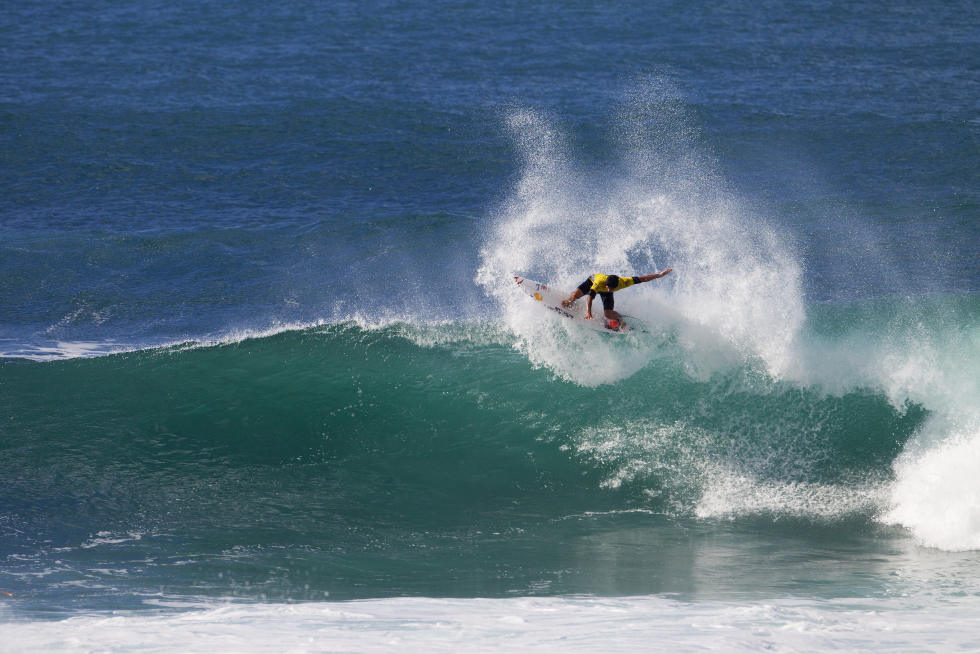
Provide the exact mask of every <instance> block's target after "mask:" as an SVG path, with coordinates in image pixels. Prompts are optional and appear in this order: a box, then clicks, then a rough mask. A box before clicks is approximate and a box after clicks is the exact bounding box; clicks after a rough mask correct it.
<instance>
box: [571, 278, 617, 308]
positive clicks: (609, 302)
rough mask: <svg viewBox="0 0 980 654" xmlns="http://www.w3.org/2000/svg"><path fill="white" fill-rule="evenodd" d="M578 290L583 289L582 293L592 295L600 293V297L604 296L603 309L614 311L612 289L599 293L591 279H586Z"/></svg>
mask: <svg viewBox="0 0 980 654" xmlns="http://www.w3.org/2000/svg"><path fill="white" fill-rule="evenodd" d="M578 290H580V291H582V295H591V296H592V297H595V296H596V295H598V296H599V297H600V298H602V309H603V311H612V308H613V304H614V300H613V294H612V291H606V292H605V293H599V292H598V291H593V290H592V280H591V279H586V280H585V281H584V282H582V283H581V284H579V285H578Z"/></svg>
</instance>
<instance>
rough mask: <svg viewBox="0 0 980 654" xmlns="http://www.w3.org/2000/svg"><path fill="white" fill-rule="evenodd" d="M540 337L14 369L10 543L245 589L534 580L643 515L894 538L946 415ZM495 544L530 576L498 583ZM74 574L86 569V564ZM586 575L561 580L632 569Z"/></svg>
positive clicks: (489, 336)
mask: <svg viewBox="0 0 980 654" xmlns="http://www.w3.org/2000/svg"><path fill="white" fill-rule="evenodd" d="M617 342H619V341H617ZM626 347H628V346H626ZM521 348H522V345H521V343H520V342H516V341H514V339H513V337H511V336H508V335H506V334H502V333H498V332H496V331H494V329H492V328H488V327H486V326H479V325H459V324H450V325H444V326H441V327H432V328H419V327H411V326H407V325H395V326H389V327H386V328H378V329H365V328H360V327H355V326H350V325H346V326H345V325H338V326H331V327H327V328H316V329H308V330H304V331H294V332H286V333H281V334H277V335H273V336H268V337H263V338H257V339H252V340H245V341H242V342H239V343H237V344H231V345H220V346H210V347H197V348H180V347H177V348H170V349H163V350H151V351H141V352H133V353H126V354H119V355H113V356H107V357H101V358H93V359H73V360H68V361H58V362H48V363H35V362H24V361H16V360H7V361H5V362H4V363H3V364H2V367H0V375H2V377H0V379H2V384H3V389H4V393H3V394H2V399H0V413H2V415H3V416H4V420H3V430H2V434H3V436H2V451H0V456H2V461H3V469H4V470H5V471H6V474H5V475H4V479H3V480H2V482H0V485H2V488H3V493H2V504H0V515H2V516H3V518H2V522H0V529H3V531H4V533H5V535H6V536H7V537H6V538H5V545H4V550H5V553H6V554H7V555H8V556H15V557H20V558H18V560H23V561H28V562H29V564H28V563H24V564H23V565H28V567H30V566H38V565H42V564H44V562H45V561H48V560H49V559H53V558H56V557H57V559H58V560H60V561H65V560H70V559H73V557H75V558H78V559H80V560H85V558H86V557H88V556H90V555H92V554H93V553H95V552H102V551H103V550H104V549H105V548H106V547H111V548H115V549H113V550H112V551H111V552H108V553H103V556H108V557H109V559H112V560H115V559H117V558H118V559H119V560H116V562H115V565H117V566H119V567H124V568H127V569H129V568H131V567H133V566H134V565H135V564H134V560H144V561H145V563H144V564H142V565H141V570H142V572H141V574H140V575H139V576H138V577H137V578H135V579H136V580H135V581H134V579H129V581H128V582H127V583H136V584H137V586H139V587H154V588H174V587H178V588H181V589H183V590H184V591H186V590H187V589H188V588H191V589H194V590H196V591H199V592H208V593H211V592H217V593H221V594H228V593H231V594H244V595H249V596H254V594H255V593H256V592H257V591H256V587H255V584H260V585H263V584H264V586H263V588H264V590H262V591H261V592H262V593H265V594H271V595H274V596H278V597H308V596H319V595H318V593H333V594H334V596H363V595H371V594H372V591H371V589H375V592H383V593H385V594H390V593H392V592H394V593H396V594H397V593H399V592H428V593H430V594H432V593H435V594H440V593H446V592H450V594H452V593H455V592H457V590H458V591H459V592H462V590H460V589H462V588H465V589H466V591H467V592H477V593H481V592H483V593H490V594H495V593H502V592H508V591H507V589H508V588H511V587H512V586H513V585H515V584H516V585H517V586H518V587H521V588H524V590H525V591H526V590H527V588H528V586H527V584H533V583H535V582H534V579H540V578H542V576H543V577H545V578H549V579H551V581H549V584H552V583H553V582H554V581H555V579H554V575H555V574H556V570H558V569H560V568H561V567H562V565H565V564H569V561H568V557H570V556H571V557H579V556H581V553H580V552H579V553H576V552H578V550H577V549H575V551H574V552H569V551H564V550H563V549H562V548H563V547H568V544H569V543H573V542H577V543H579V545H581V543H582V542H583V541H582V539H585V542H591V541H590V539H595V538H598V539H599V540H600V541H601V539H602V534H603V533H605V532H606V531H608V530H610V529H613V530H619V529H621V528H622V527H623V523H622V521H623V520H626V521H627V522H628V523H629V524H631V525H632V523H633V522H634V521H636V520H643V521H646V522H645V523H643V524H646V525H647V526H649V524H650V522H649V521H653V523H656V524H660V523H664V521H666V523H670V524H676V523H678V521H680V523H688V522H690V521H693V522H690V524H692V525H702V526H703V525H706V524H718V523H717V522H716V521H717V519H719V518H727V519H734V520H735V523H729V524H744V525H753V524H756V521H757V520H759V519H761V520H762V521H763V524H777V523H778V525H785V526H787V527H788V528H791V529H794V530H795V529H801V528H805V529H809V528H814V527H819V528H831V529H834V528H843V527H844V526H846V527H848V528H852V527H853V526H854V525H855V524H857V525H859V526H860V525H863V527H860V529H861V530H864V531H867V530H868V529H873V528H874V527H873V520H874V518H875V516H876V515H878V513H879V512H880V510H881V509H882V508H883V503H884V502H885V501H886V499H887V497H886V494H885V489H886V487H887V484H888V483H889V482H890V480H891V475H892V473H891V464H892V462H893V460H894V459H895V457H896V456H897V455H898V454H899V452H900V451H901V450H902V447H903V445H905V444H906V442H907V441H908V440H909V439H910V437H912V436H913V434H915V433H916V430H917V429H919V428H920V427H921V426H922V424H923V423H924V421H925V420H926V419H927V417H928V410H927V408H924V407H922V406H919V405H916V404H907V405H905V406H904V407H900V408H896V407H895V406H894V404H893V403H892V402H890V401H889V400H888V398H887V397H885V396H884V395H883V394H882V393H880V392H876V391H874V390H871V389H867V388H854V389H851V390H848V391H847V392H844V393H828V392H825V391H823V390H818V389H817V388H809V387H806V386H801V385H799V384H795V383H789V382H777V381H774V380H772V379H769V378H767V377H765V376H764V375H761V374H758V373H755V372H753V370H752V367H751V366H749V365H743V366H737V367H734V368H730V369H728V370H725V371H722V372H716V373H715V374H712V375H710V376H707V377H705V378H698V377H696V376H692V375H690V374H689V371H688V370H687V369H686V366H687V363H688V362H687V361H686V360H685V356H686V353H685V351H684V350H683V348H682V347H680V346H679V345H677V344H676V343H674V342H672V341H670V340H669V339H668V340H667V341H664V342H663V343H661V344H660V345H659V347H658V348H655V355H653V356H651V357H650V358H649V360H648V362H647V364H646V365H645V367H643V368H642V369H640V370H639V372H636V373H635V374H632V375H630V376H628V377H627V378H625V379H623V380H621V381H619V382H617V383H614V384H605V385H601V386H597V387H589V386H584V385H581V384H577V383H574V382H571V381H564V380H562V379H561V378H559V377H556V376H555V374H554V373H553V372H552V371H551V370H549V369H547V368H546V367H534V366H532V365H529V362H528V358H527V357H526V356H525V354H524V353H522V351H521ZM644 351H646V352H649V351H650V350H649V349H644ZM626 355H629V353H628V352H627V354H626ZM626 355H624V356H626ZM583 516H587V517H588V516H591V517H588V518H587V519H586V518H583ZM596 516H620V517H619V518H617V519H612V518H597V517H596ZM583 519H586V524H583V522H582V520H583ZM596 520H598V522H595V521H596ZM658 521H659V522H658ZM723 522H724V521H723ZM807 525H810V526H809V527H808V526H807ZM821 525H823V526H822V527H821ZM835 525H837V527H835ZM778 528H784V527H782V526H779V527H778ZM658 538H659V537H658ZM117 541H118V542H117ZM658 542H659V541H658ZM577 547H578V546H577ZM590 547H591V546H590ZM501 549H502V550H504V551H503V552H501V551H497V550H501ZM491 550H493V551H495V552H496V553H495V554H494V556H498V555H499V556H501V557H502V558H501V559H500V560H501V561H503V562H504V563H501V565H505V567H507V566H509V568H513V569H512V570H511V572H509V573H507V574H505V575H503V577H500V578H498V577H496V576H494V575H489V576H488V575H486V574H483V573H482V572H480V573H478V572H476V571H475V570H478V569H479V568H480V564H479V561H480V560H482V559H481V557H483V556H485V555H486V553H487V552H489V551H491ZM66 551H70V553H66ZM39 552H40V553H39ZM283 555H285V558H283ZM601 558H602V557H601V556H600V557H599V559H597V560H601ZM284 561H286V562H288V563H284ZM562 561H564V564H563V563H562ZM48 562H49V563H50V561H48ZM274 562H275V563H274ZM508 562H509V563H508ZM45 565H47V564H45ZM105 565H108V564H105ZM270 565H271V566H272V567H273V568H277V566H278V567H282V569H279V570H278V572H276V571H274V570H273V571H270V569H269V567H268V566H270ZM56 567H57V566H56ZM103 567H105V566H103ZM573 567H575V566H573ZM69 568H70V569H69V570H67V571H64V572H63V573H59V574H61V575H62V576H63V577H64V583H68V582H70V581H71V580H73V579H74V580H75V581H77V576H78V575H79V574H82V573H81V572H80V571H81V570H83V569H84V568H85V566H84V565H83V564H81V563H78V562H77V561H76V563H74V564H72V565H71V566H69ZM100 569H101V568H100ZM584 569H587V570H593V573H594V574H590V576H589V582H588V583H585V582H583V581H582V579H581V578H577V579H578V581H577V582H573V581H569V582H568V583H567V584H566V585H562V584H555V585H549V586H548V587H549V588H550V589H552V590H557V591H559V592H560V591H575V592H577V591H581V590H585V589H587V588H589V587H590V586H589V584H595V583H598V582H597V581H596V578H597V577H596V576H595V575H598V576H599V577H604V575H605V574H606V573H605V572H597V571H596V570H597V569H593V568H592V567H590V566H585V568H584ZM355 571H359V572H355ZM515 571H517V572H515ZM56 577H58V575H56ZM460 577H466V578H467V579H469V581H468V582H466V583H463V582H460ZM575 578H576V577H575V575H572V576H571V577H569V576H568V575H566V576H565V579H566V580H568V579H575ZM433 580H438V581H433ZM661 581H662V580H661ZM115 583H119V582H118V580H117V581H116V582H115ZM432 583H436V584H437V588H436V589H435V590H434V589H433V588H432V587H431V584H432ZM460 583H463V586H459V584H460ZM610 583H611V582H610ZM644 583H647V584H649V583H653V582H651V581H650V579H649V578H648V579H647V581H646V582H644ZM657 583H660V582H657ZM663 583H666V584H667V585H666V586H665V588H668V589H669V588H670V587H672V586H671V583H672V582H671V583H668V582H663ZM427 584H428V585H427ZM474 584H475V585H476V587H474ZM583 584H584V585H583ZM600 585H601V584H600ZM625 588H626V589H630V588H633V587H632V586H631V585H630V584H627V585H626V587H625ZM658 588H659V586H658ZM311 589H312V590H311ZM447 589H456V590H447ZM615 589H616V590H623V587H622V586H621V585H617V586H615ZM641 589H646V590H649V589H650V588H649V586H648V585H647V586H642V588H641Z"/></svg>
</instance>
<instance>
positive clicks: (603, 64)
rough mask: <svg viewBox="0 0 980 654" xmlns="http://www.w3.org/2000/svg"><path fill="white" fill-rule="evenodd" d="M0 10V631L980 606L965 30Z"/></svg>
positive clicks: (566, 17) (415, 9) (977, 69)
mask: <svg viewBox="0 0 980 654" xmlns="http://www.w3.org/2000/svg"><path fill="white" fill-rule="evenodd" d="M2 14H3V15H2V17H0V229H2V232H0V355H2V356H3V358H2V359H0V414H2V421H0V477H2V478H3V482H2V483H0V590H4V591H5V592H10V593H13V597H7V596H6V595H4V596H3V597H2V598H0V602H6V603H8V604H9V605H10V606H13V607H15V608H14V610H15V611H17V610H19V611H20V612H19V613H18V615H22V616H23V615H35V612H36V611H41V612H53V613H54V614H56V615H65V614H68V615H71V614H73V612H77V611H86V610H89V609H105V608H123V609H134V608H140V607H143V606H144V603H145V600H146V598H147V597H154V598H159V597H164V598H170V599H173V598H178V599H180V598H184V599H186V598H200V597H207V598H220V597H235V598H239V599H244V600H250V601H283V600H322V599H323V598H332V599H350V598H386V597H393V596H401V595H410V596H419V595H422V596H435V597H441V596H450V597H462V598H467V597H479V596H494V597H510V596H515V595H516V596H525V595H546V596H547V595H568V594H586V595H588V594H597V595H651V596H660V595H671V596H673V595H677V596H682V597H685V598H689V599H692V600H694V601H699V600H703V599H709V600H710V599H719V598H721V599H726V600H730V599H734V600H735V601H746V602H755V601H758V600H759V599H760V598H767V597H773V596H780V597H783V596H787V595H790V596H794V597H802V598H828V597H829V598H835V597H857V596H860V597H898V596H902V595H903V594H910V593H911V594H915V593H924V594H926V595H929V594H930V593H933V592H935V593H938V594H939V595H942V596H944V597H945V596H946V595H944V593H947V590H948V589H947V588H946V587H943V588H944V589H942V590H937V587H935V586H933V585H932V584H933V581H934V579H935V578H934V577H932V576H929V575H925V576H919V577H914V578H913V579H912V580H911V581H903V582H902V583H895V582H894V579H895V577H896V575H897V574H899V572H897V571H901V570H905V569H907V568H908V567H910V566H912V567H914V566H915V565H916V561H920V560H921V559H919V558H917V557H920V556H926V557H927V558H928V566H927V567H928V569H929V570H932V571H935V572H936V574H937V575H939V576H942V573H943V571H944V570H946V569H947V568H946V567H945V566H946V565H949V566H950V568H949V569H950V570H952V569H953V567H955V570H956V572H955V573H950V574H954V576H955V577H956V578H957V579H959V580H960V581H962V582H963V583H966V582H967V580H969V579H971V578H972V577H974V576H975V574H976V570H977V568H976V560H975V558H974V556H973V554H972V552H973V551H974V550H976V549H977V548H978V547H980V522H978V521H977V519H976V517H975V513H976V511H975V502H974V501H973V500H972V499H971V498H973V497H976V486H975V481H974V478H973V477H974V476H973V474H972V472H971V471H972V470H973V469H974V467H973V465H974V464H975V463H977V462H978V461H980V454H978V450H977V446H976V443H978V442H980V431H978V430H980V416H978V413H977V407H978V406H980V402H978V397H980V395H978V393H980V390H978V388H977V374H976V373H977V370H978V369H980V368H978V366H980V346H978V342H980V341H978V337H977V333H978V332H977V330H978V325H980V308H978V297H980V296H978V293H980V267H978V257H977V252H978V251H980V248H978V246H980V220H978V215H980V172H978V171H980V118H978V116H980V9H978V7H977V5H976V4H975V3H969V2H952V3H950V2H944V3H938V2H926V3H921V2H920V3H910V2H899V3H891V4H889V5H887V6H886V5H882V4H881V3H854V2H851V3H838V2H806V3H779V2H764V3H754V4H745V3H715V4H713V5H712V6H710V7H708V6H705V7H700V6H692V5H690V4H687V3H670V2H663V3H645V2H615V3H605V4H600V5H596V4H595V3H585V2H572V3H550V2H545V3H533V4H532V5H530V6H528V5H526V4H525V3H516V2H515V3H502V4H501V3H496V4H492V5H491V4H487V3H470V2H462V3H443V2H435V3H409V2H368V3H365V2H358V3H345V2H330V3H319V2H290V3H285V4H279V5H270V4H268V3H257V2H251V1H246V2H237V3H231V2H215V3H190V2H171V3H166V4H164V3H153V2H135V3H128V4H124V5H120V4H118V3H111V2H69V3H59V4H50V3H39V2H29V3H21V4H17V5H14V6H10V7H7V8H5V9H4V11H3V12H2ZM666 267H673V268H674V271H675V272H674V273H673V274H672V275H671V276H670V277H668V278H665V279H664V280H659V281H658V282H655V283H651V284H650V285H644V286H643V287H642V288H636V289H628V290H626V291H625V292H624V293H622V294H619V295H617V306H618V307H622V310H623V311H625V312H627V313H628V314H629V315H631V316H633V317H634V319H635V321H636V323H637V324H638V325H642V326H643V330H642V332H641V333H639V334H637V335H633V336H631V337H629V338H626V339H621V340H615V339H610V338H608V337H605V336H603V335H598V334H593V333H591V332H589V333H584V331H578V330H575V329H574V328H571V327H570V326H569V325H564V324H562V323H560V322H558V319H557V318H555V317H551V316H544V315H542V314H541V313H537V312H536V309H537V307H534V306H533V305H529V304H528V301H527V298H526V297H524V296H518V295H514V294H513V293H511V291H512V289H511V288H510V287H509V285H508V284H509V280H510V275H511V274H513V273H519V274H526V275H529V276H532V277H534V278H535V279H542V280H545V281H547V282H548V283H551V284H552V285H554V286H557V287H564V288H568V289H571V288H573V287H574V285H575V284H577V283H578V282H579V281H580V280H581V279H582V278H584V277H585V276H587V275H588V274H590V273H593V272H597V271H609V272H619V273H623V274H632V273H636V274H641V273H647V272H653V271H655V270H659V269H663V268H666ZM93 357H94V358H93ZM25 359H26V360H25ZM607 394H608V395H607ZM922 548H926V549H922ZM693 551H696V552H697V553H698V554H697V555H692V552H693ZM924 551H925V552H929V554H927V555H924V554H922V552H924ZM952 552H959V553H958V554H953V553H952ZM943 557H950V558H948V559H947V558H943ZM731 559H737V560H739V561H741V563H740V564H739V565H738V566H735V567H729V566H727V565H725V564H723V563H719V562H723V561H727V560H731ZM825 562H826V565H827V566H828V568H825V567H823V566H824V563H825ZM800 566H802V569H804V570H806V574H802V575H801V574H799V570H800V569H801V567H800ZM735 569H739V570H742V571H743V572H744V574H741V573H739V574H736V573H735V572H733V570H735ZM828 569H832V570H833V571H834V572H833V574H830V573H828V571H827V570H828ZM899 576H901V575H899ZM902 578H903V579H906V577H902ZM949 592H952V591H949ZM930 596H931V595H930ZM4 598H6V599H4ZM16 607H20V608H19V609H17V608H16ZM818 613H819V611H818ZM814 620H816V618H814ZM23 642H26V641H23ZM25 647H26V645H25Z"/></svg>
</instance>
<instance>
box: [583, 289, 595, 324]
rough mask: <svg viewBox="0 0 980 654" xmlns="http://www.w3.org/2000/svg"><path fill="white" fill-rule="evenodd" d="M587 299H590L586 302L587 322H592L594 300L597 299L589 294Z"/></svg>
mask: <svg viewBox="0 0 980 654" xmlns="http://www.w3.org/2000/svg"><path fill="white" fill-rule="evenodd" d="M586 297H588V298H589V299H588V300H586V301H585V319H586V320H591V319H592V300H594V299H595V295H593V294H592V293H589V294H588V295H587V296H586Z"/></svg>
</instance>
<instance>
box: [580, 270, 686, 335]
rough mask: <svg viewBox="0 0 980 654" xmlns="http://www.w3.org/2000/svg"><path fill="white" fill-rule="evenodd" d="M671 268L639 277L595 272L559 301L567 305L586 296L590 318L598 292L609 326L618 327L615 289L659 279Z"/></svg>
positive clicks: (586, 306) (587, 313) (587, 315)
mask: <svg viewBox="0 0 980 654" xmlns="http://www.w3.org/2000/svg"><path fill="white" fill-rule="evenodd" d="M671 270H673V268H667V269H666V270H664V271H663V272H658V273H653V274H652V275H642V276H640V277H620V276H619V275H602V274H599V273H596V274H595V275H589V278H588V279H586V280H585V281H584V282H582V283H581V284H579V285H578V288H576V289H575V290H574V291H572V294H571V295H569V296H568V297H567V298H566V299H564V300H562V301H561V305H562V306H563V307H566V308H567V307H569V306H570V305H571V304H572V302H574V301H575V300H577V299H579V298H580V297H582V296H583V295H587V296H588V298H589V299H588V300H586V301H585V317H586V318H592V300H594V299H595V296H596V294H597V293H598V295H599V297H601V298H602V308H603V311H604V313H605V316H606V320H608V321H609V326H610V327H611V328H612V329H619V321H620V320H621V319H622V318H621V317H620V315H619V313H618V312H616V311H613V293H615V292H616V291H621V290H622V289H624V288H626V287H627V286H632V285H633V284H642V283H643V282H649V281H651V280H653V279H660V278H661V277H663V276H664V275H666V274H668V273H669V272H670V271H671Z"/></svg>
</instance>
